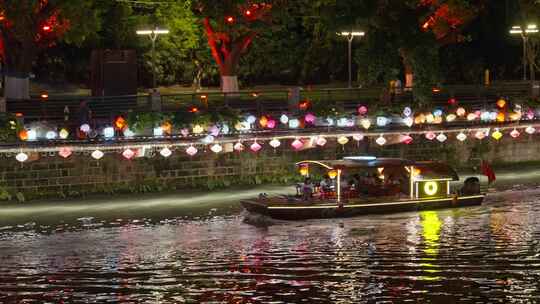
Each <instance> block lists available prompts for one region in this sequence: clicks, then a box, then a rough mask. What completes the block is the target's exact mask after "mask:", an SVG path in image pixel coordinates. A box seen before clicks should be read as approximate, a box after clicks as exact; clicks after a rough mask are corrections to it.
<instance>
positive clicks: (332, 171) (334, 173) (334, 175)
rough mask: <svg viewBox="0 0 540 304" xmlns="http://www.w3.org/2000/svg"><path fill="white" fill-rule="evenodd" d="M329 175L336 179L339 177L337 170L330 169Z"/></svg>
mask: <svg viewBox="0 0 540 304" xmlns="http://www.w3.org/2000/svg"><path fill="white" fill-rule="evenodd" d="M328 176H329V177H330V178H331V179H334V178H336V177H337V170H330V171H328Z"/></svg>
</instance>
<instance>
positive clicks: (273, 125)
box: [266, 119, 277, 129]
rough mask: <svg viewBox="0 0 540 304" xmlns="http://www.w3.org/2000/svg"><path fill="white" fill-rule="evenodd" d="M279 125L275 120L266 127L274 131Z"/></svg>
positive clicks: (270, 120) (270, 121)
mask: <svg viewBox="0 0 540 304" xmlns="http://www.w3.org/2000/svg"><path fill="white" fill-rule="evenodd" d="M276 125H277V123H276V121H275V120H274V119H269V120H268V122H267V123H266V127H267V128H268V129H273V128H275V127H276Z"/></svg>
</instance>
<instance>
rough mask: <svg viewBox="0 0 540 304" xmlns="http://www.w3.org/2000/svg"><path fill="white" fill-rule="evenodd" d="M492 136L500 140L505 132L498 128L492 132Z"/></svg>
mask: <svg viewBox="0 0 540 304" xmlns="http://www.w3.org/2000/svg"><path fill="white" fill-rule="evenodd" d="M491 137H493V138H494V139H495V140H499V139H501V138H502V137H503V134H502V133H501V131H499V130H496V131H495V132H493V133H492V134H491Z"/></svg>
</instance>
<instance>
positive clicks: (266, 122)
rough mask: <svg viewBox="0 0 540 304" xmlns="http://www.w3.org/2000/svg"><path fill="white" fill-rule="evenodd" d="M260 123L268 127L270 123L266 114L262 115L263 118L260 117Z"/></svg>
mask: <svg viewBox="0 0 540 304" xmlns="http://www.w3.org/2000/svg"><path fill="white" fill-rule="evenodd" d="M259 124H260V125H261V127H263V128H266V126H267V125H268V118H267V117H266V116H263V117H261V119H259Z"/></svg>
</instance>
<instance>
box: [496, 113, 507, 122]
mask: <svg viewBox="0 0 540 304" xmlns="http://www.w3.org/2000/svg"><path fill="white" fill-rule="evenodd" d="M505 121H506V115H504V112H499V113H497V122H505Z"/></svg>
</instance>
